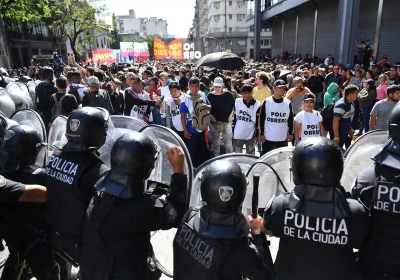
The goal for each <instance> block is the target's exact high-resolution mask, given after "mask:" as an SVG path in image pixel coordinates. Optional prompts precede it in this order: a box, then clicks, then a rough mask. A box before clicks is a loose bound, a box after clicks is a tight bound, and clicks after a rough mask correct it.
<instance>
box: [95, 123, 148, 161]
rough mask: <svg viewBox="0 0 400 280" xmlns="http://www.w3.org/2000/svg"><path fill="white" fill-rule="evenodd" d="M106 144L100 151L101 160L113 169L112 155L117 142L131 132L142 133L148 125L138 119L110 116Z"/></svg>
mask: <svg viewBox="0 0 400 280" xmlns="http://www.w3.org/2000/svg"><path fill="white" fill-rule="evenodd" d="M108 123H109V125H108V131H107V139H106V143H105V144H104V145H103V146H102V147H101V148H100V149H99V153H100V159H101V160H102V161H103V162H104V164H105V165H106V166H107V167H111V164H110V154H111V149H112V146H113V145H114V143H115V141H116V140H117V139H118V138H119V137H121V136H122V135H124V134H125V133H127V132H129V131H140V130H141V129H142V128H143V127H146V126H147V124H146V123H145V122H144V121H142V120H140V119H137V118H133V117H128V116H115V115H112V116H110V119H109V121H108Z"/></svg>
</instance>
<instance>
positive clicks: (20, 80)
mask: <svg viewBox="0 0 400 280" xmlns="http://www.w3.org/2000/svg"><path fill="white" fill-rule="evenodd" d="M30 81H33V80H32V78H31V77H29V76H20V77H19V79H18V82H21V83H25V84H26V83H28V82H30Z"/></svg>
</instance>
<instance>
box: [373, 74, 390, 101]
mask: <svg viewBox="0 0 400 280" xmlns="http://www.w3.org/2000/svg"><path fill="white" fill-rule="evenodd" d="M387 80H388V77H387V76H386V75H385V74H382V75H380V76H379V79H378V81H379V86H378V87H377V88H376V99H378V100H382V99H385V98H386V97H387V96H386V90H387V88H388V85H387Z"/></svg>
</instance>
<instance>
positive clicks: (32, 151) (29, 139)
mask: <svg viewBox="0 0 400 280" xmlns="http://www.w3.org/2000/svg"><path fill="white" fill-rule="evenodd" d="M42 146H44V145H43V143H42V135H41V134H40V133H39V132H38V131H37V130H35V129H34V128H33V127H31V126H28V125H14V126H12V127H10V128H9V129H7V131H6V132H5V134H4V140H3V144H2V147H3V150H4V151H5V152H6V153H7V154H8V157H11V158H12V159H14V160H18V161H19V162H20V163H23V164H28V165H29V164H34V163H35V160H36V157H37V155H38V153H39V151H40V148H41V147H42ZM5 164H7V163H5Z"/></svg>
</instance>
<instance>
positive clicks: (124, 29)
mask: <svg viewBox="0 0 400 280" xmlns="http://www.w3.org/2000/svg"><path fill="white" fill-rule="evenodd" d="M117 24H118V30H119V33H120V34H126V35H130V34H138V36H139V35H144V36H147V35H159V36H160V37H162V38H166V37H167V36H168V23H167V21H166V20H163V19H158V18H156V17H150V18H144V17H139V18H138V17H136V13H135V11H134V10H133V9H131V10H129V15H120V16H117Z"/></svg>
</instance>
